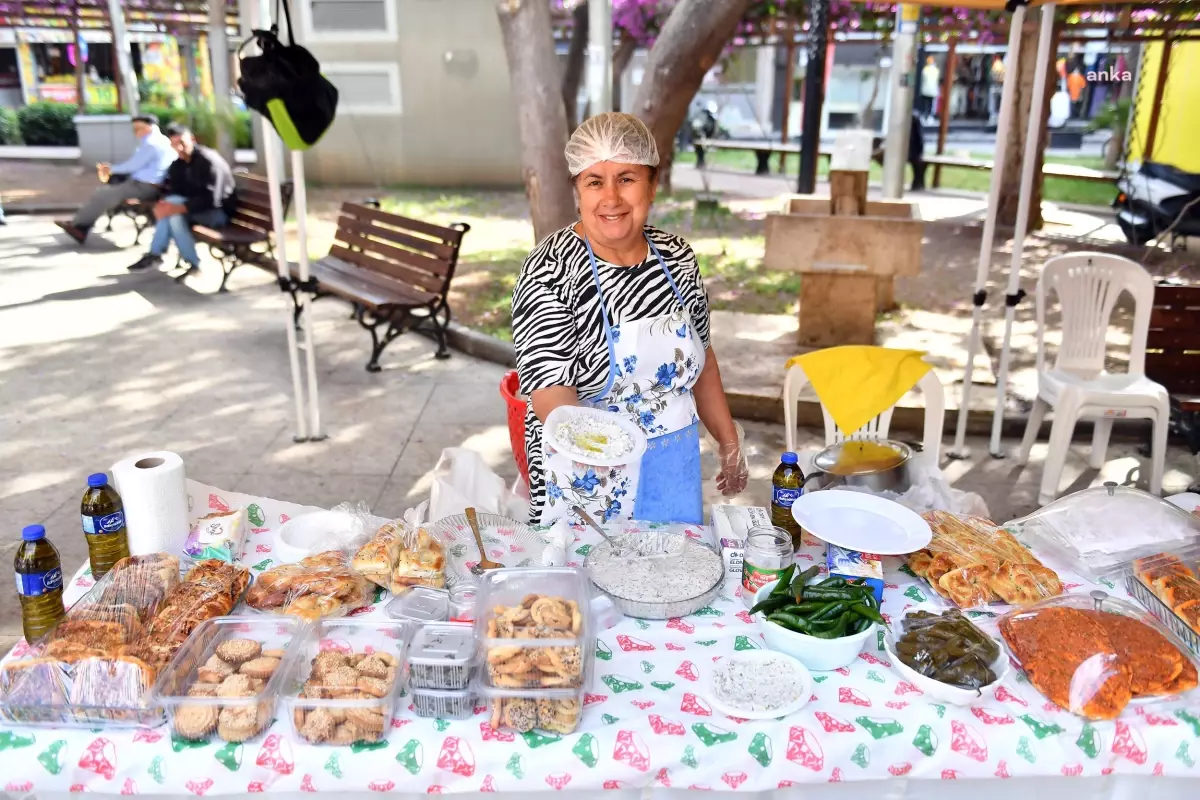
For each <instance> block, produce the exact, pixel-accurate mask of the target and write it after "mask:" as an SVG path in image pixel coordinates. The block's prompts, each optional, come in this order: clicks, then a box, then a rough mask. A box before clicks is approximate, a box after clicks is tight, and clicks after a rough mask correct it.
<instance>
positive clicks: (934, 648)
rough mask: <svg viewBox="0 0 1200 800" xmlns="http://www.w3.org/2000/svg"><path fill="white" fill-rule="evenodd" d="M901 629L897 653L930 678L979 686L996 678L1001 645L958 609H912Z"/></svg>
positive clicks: (975, 687) (970, 687)
mask: <svg viewBox="0 0 1200 800" xmlns="http://www.w3.org/2000/svg"><path fill="white" fill-rule="evenodd" d="M900 633H901V635H900V637H899V638H898V639H897V640H896V643H895V650H896V655H897V656H899V658H900V660H901V661H903V662H904V663H905V664H907V665H908V666H909V667H911V668H912V669H914V670H916V671H917V672H918V673H919V674H921V675H923V676H925V677H926V678H932V679H933V680H935V681H940V682H941V683H946V684H949V685H951V686H957V687H959V688H961V689H975V690H978V689H980V688H981V687H983V686H987V685H988V684H990V683H993V682H994V681H995V680H996V673H995V672H993V671H992V663H993V662H995V660H996V659H997V658H998V657H999V655H1000V647H999V646H998V645H997V644H996V642H995V641H994V640H993V639H991V638H990V637H988V636H987V635H985V634H984V633H983V632H982V631H981V630H979V629H978V628H976V627H975V626H974V625H972V624H971V623H970V622H969V621H968V620H967V618H966V617H964V616H963V615H962V614H961V613H960V612H959V611H958V610H951V611H947V612H946V613H944V614H931V613H929V612H927V611H917V612H914V613H910V614H908V615H907V616H906V617H905V618H904V619H903V620H902V621H901V622H900Z"/></svg>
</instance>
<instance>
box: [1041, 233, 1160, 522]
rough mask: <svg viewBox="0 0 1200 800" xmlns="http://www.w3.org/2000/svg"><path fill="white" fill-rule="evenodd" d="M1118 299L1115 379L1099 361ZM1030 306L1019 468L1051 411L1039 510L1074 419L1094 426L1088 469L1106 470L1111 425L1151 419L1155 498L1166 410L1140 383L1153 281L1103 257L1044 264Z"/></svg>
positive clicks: (1151, 386) (1124, 262)
mask: <svg viewBox="0 0 1200 800" xmlns="http://www.w3.org/2000/svg"><path fill="white" fill-rule="evenodd" d="M1051 291H1053V292H1055V293H1056V294H1057V295H1058V301H1059V305H1060V306H1061V308H1062V346H1061V347H1059V350H1058V356H1057V358H1055V360H1054V365H1053V366H1052V367H1050V368H1047V367H1046V363H1045V360H1046V342H1045V330H1046V295H1047V294H1048V293H1049V292H1051ZM1122 292H1129V294H1130V295H1131V296H1132V297H1133V302H1134V315H1133V342H1132V345H1131V346H1130V351H1129V371H1128V372H1126V373H1116V374H1114V373H1110V372H1108V371H1106V370H1105V369H1104V355H1105V351H1106V345H1107V342H1106V337H1107V335H1108V323H1109V320H1110V318H1111V317H1112V311H1113V306H1114V305H1116V302H1117V298H1118V297H1120V296H1121V293H1122ZM1036 303H1037V339H1038V351H1037V370H1038V394H1037V399H1036V400H1035V401H1034V403H1033V410H1032V411H1030V412H1029V423H1028V425H1027V426H1026V428H1025V438H1024V439H1023V440H1022V442H1021V454H1020V463H1021V464H1025V463H1026V462H1028V461H1029V451H1030V450H1032V449H1033V443H1034V442H1035V441H1036V440H1037V434H1038V429H1039V428H1040V427H1041V425H1042V419H1043V418H1044V417H1045V415H1046V409H1047V408H1053V409H1054V424H1053V425H1052V426H1051V428H1050V452H1049V454H1048V455H1047V456H1046V463H1045V466H1044V467H1043V468H1042V469H1043V472H1042V485H1041V490H1040V492H1039V493H1038V502H1039V503H1041V504H1042V505H1045V504H1046V503H1049V502H1052V501H1053V500H1054V497H1055V495H1057V494H1058V482H1059V478H1060V477H1061V475H1062V470H1063V465H1064V464H1065V463H1066V459H1067V450H1068V448H1069V447H1070V445H1071V436H1072V434H1073V433H1074V431H1075V423H1076V422H1077V421H1078V420H1080V419H1094V420H1096V430H1095V433H1094V434H1093V435H1092V450H1091V454H1090V458H1089V459H1088V465H1089V466H1090V467H1092V468H1093V469H1099V468H1100V467H1102V466H1103V465H1104V456H1105V451H1106V450H1107V449H1108V437H1109V434H1110V433H1111V432H1112V423H1113V420H1114V419H1117V418H1129V419H1149V420H1150V421H1151V422H1152V423H1153V424H1154V441H1153V445H1152V448H1151V456H1150V491H1151V492H1152V493H1154V494H1161V493H1162V478H1163V468H1164V465H1165V462H1166V454H1167V427H1168V421H1169V417H1170V403H1169V400H1168V396H1167V390H1166V389H1164V388H1163V387H1162V386H1160V385H1159V384H1157V383H1155V382H1154V381H1152V380H1150V379H1149V378H1147V377H1146V335H1147V333H1148V332H1149V329H1150V309H1151V307H1152V306H1153V305H1154V279H1153V278H1152V277H1151V276H1150V273H1148V272H1146V270H1144V269H1142V267H1141V266H1140V265H1139V264H1137V263H1136V262H1133V261H1130V260H1129V259H1127V258H1122V257H1120V256H1114V255H1109V254H1107V253H1069V254H1067V255H1062V256H1056V257H1054V258H1052V259H1050V260H1049V261H1047V262H1046V265H1045V266H1044V267H1043V268H1042V274H1041V275H1040V276H1039V277H1038V284H1037V293H1036Z"/></svg>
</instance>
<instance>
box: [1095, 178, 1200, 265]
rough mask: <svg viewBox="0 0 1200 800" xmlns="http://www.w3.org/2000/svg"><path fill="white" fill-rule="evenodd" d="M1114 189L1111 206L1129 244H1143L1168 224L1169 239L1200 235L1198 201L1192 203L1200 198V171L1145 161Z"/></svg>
mask: <svg viewBox="0 0 1200 800" xmlns="http://www.w3.org/2000/svg"><path fill="white" fill-rule="evenodd" d="M1117 189H1119V190H1120V191H1119V193H1118V194H1117V199H1116V200H1114V201H1113V208H1115V209H1117V224H1118V225H1119V226H1120V227H1121V232H1122V233H1124V234H1125V238H1126V239H1127V240H1128V241H1129V243H1130V244H1135V245H1143V244H1146V243H1147V242H1149V241H1150V240H1152V239H1157V238H1159V237H1160V236H1161V235H1162V234H1163V233H1165V232H1166V231H1167V229H1168V228H1170V229H1171V233H1170V237H1171V239H1172V241H1173V240H1174V239H1176V238H1180V237H1184V236H1200V201H1197V202H1195V203H1193V201H1196V200H1197V198H1200V175H1198V174H1196V173H1192V172H1184V171H1182V170H1180V169H1176V168H1175V167H1172V166H1170V165H1169V164H1157V163H1155V162H1153V161H1147V162H1145V163H1143V164H1142V165H1141V167H1140V168H1139V169H1137V171H1136V172H1130V173H1128V174H1127V175H1125V176H1123V177H1122V178H1121V179H1120V180H1118V181H1117ZM1189 203H1191V204H1192V205H1190V206H1189ZM1180 217H1182V219H1180ZM1177 220H1178V221H1177ZM1172 225H1174V227H1172Z"/></svg>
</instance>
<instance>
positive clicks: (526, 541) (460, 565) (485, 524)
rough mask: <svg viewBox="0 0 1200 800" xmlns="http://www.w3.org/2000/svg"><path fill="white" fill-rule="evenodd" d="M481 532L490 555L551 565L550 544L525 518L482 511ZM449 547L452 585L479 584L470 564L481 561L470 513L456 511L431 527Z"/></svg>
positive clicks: (512, 563) (514, 563)
mask: <svg viewBox="0 0 1200 800" xmlns="http://www.w3.org/2000/svg"><path fill="white" fill-rule="evenodd" d="M476 516H477V517H478V519H479V535H480V538H482V539H483V549H484V550H485V551H486V552H487V556H488V558H490V559H491V560H493V561H496V562H498V563H500V564H503V565H504V566H505V567H520V568H524V567H542V566H547V564H548V562H547V557H548V553H547V550H548V549H549V545H547V544H546V540H545V539H543V538H542V537H541V536H540V535H539V534H538V533H537V531H535V530H534V529H533V528H531V527H529V526H528V525H526V524H525V523H523V522H517V521H516V520H512V519H509V518H508V517H503V516H501V515H499V514H489V513H487V512H482V513H479V514H476ZM430 533H431V534H432V535H433V537H434V538H435V539H437V540H438V541H439V542H441V543H442V547H444V548H445V550H446V580H447V584H448V585H449V586H459V585H463V584H469V585H472V586H478V585H479V578H478V577H477V576H475V575H474V574H472V572H471V568H470V566H469V565H471V564H477V563H479V546H478V545H477V544H475V535H474V534H473V533H472V532H471V526H470V525H469V524H468V523H467V515H466V514H455V515H454V516H451V517H444V518H443V519H440V520H438V521H437V523H436V524H435V525H433V526H432V528H431V529H430Z"/></svg>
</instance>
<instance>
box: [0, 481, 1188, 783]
mask: <svg viewBox="0 0 1200 800" xmlns="http://www.w3.org/2000/svg"><path fill="white" fill-rule="evenodd" d="M190 490H191V499H192V514H193V516H194V517H198V516H201V515H202V514H205V513H207V512H208V511H209V510H210V509H214V508H220V507H223V506H235V505H246V506H247V507H249V508H250V516H251V521H252V525H253V531H252V533H251V534H250V537H249V542H248V543H247V546H246V555H245V557H244V561H245V562H246V563H248V564H250V565H252V568H253V569H254V570H256V571H262V570H264V569H267V568H269V567H270V566H271V563H272V562H271V550H270V541H271V531H272V530H273V529H274V528H275V527H277V526H278V525H279V524H281V522H282V521H283V520H285V519H286V518H288V517H289V516H293V515H295V514H297V513H302V512H303V511H305V510H306V509H305V508H304V507H301V506H296V505H292V504H288V503H281V502H276V501H272V500H267V499H264V498H255V497H245V496H241V495H237V494H234V493H227V492H222V491H220V490H217V489H212V488H210V487H206V486H202V485H200V484H196V483H191V485H190ZM670 527H673V528H674V529H676V530H681V531H682V532H684V533H688V534H690V535H705V534H706V533H707V532H706V531H701V530H697V529H691V530H689V529H687V528H682V527H680V526H670ZM576 536H577V540H576V541H575V542H574V543H573V544H572V546H571V548H570V550H569V557H570V558H571V559H572V560H573V561H574V563H581V562H582V561H583V558H584V556H585V555H586V553H587V549H588V547H589V546H590V545H591V544H592V543H593V542H594V541H597V540H598V537H595V535H594V534H592V533H591V532H590V531H584V530H579V531H577V532H576ZM821 552H822V551H821V545H820V544H819V543H818V542H816V541H811V542H807V543H806V544H805V546H804V548H803V550H802V551H801V553H800V555H799V562H800V567H801V568H803V567H805V566H808V565H809V564H811V563H820V561H821V560H822V555H821ZM900 564H901V561H900V560H899V559H885V566H886V568H887V580H888V586H887V591H886V593H885V602H884V605H883V610H884V612H885V614H899V613H901V612H902V611H903V609H905V608H906V607H908V606H911V605H913V604H916V603H920V602H923V601H926V600H929V599H931V598H930V596H929V595H930V592H929V591H928V589H926V588H924V587H923V585H922V584H920V582H919V581H917V580H916V579H914V578H912V577H910V576H909V575H907V574H905V573H904V572H903V571H901V570H900ZM1064 579H1065V582H1066V584H1067V589H1068V590H1069V591H1087V590H1089V589H1091V588H1095V587H1092V586H1091V585H1089V584H1085V583H1084V582H1083V581H1082V580H1080V579H1073V578H1071V577H1070V576H1069V575H1064ZM87 584H89V578H88V577H87V576H86V575H80V576H78V577H77V579H76V581H75V582H74V583H73V584H72V586H71V591H72V592H75V593H79V592H81V591H82V590H83V589H85V588H86V585H87ZM1102 588H1105V589H1106V590H1107V591H1110V592H1113V593H1115V594H1118V595H1123V592H1122V591H1121V589H1120V587H1116V586H1104V587H1102ZM365 613H382V610H381V608H378V607H377V608H374V609H372V610H370V611H368V612H365ZM984 621H986V620H984ZM761 646H762V640H761V637H760V636H759V634H758V630H757V627H756V625H755V624H754V622H753V621H752V620H751V618H750V617H749V615H748V614H747V612H746V610H745V608H744V606H743V605H742V603H741V601H740V600H733V599H721V600H719V601H717V602H714V603H713V604H712V606H710V607H709V608H706V609H703V610H702V611H701V612H699V613H697V614H696V615H693V616H691V617H688V618H686V619H676V620H670V621H666V622H647V621H641V620H633V619H625V620H623V621H622V622H621V623H620V624H619V625H617V626H616V627H614V628H611V629H609V630H606V631H601V632H600V634H599V639H598V642H597V647H596V659H597V660H596V669H595V678H594V681H593V686H592V687H591V690H590V692H589V693H588V695H587V698H586V710H585V714H584V718H583V721H582V724H581V726H580V728H579V730H578V731H577V732H575V733H574V734H572V735H569V736H561V737H560V736H557V735H545V734H541V733H537V732H533V733H529V734H525V735H523V736H522V735H520V734H513V733H510V732H506V731H502V732H495V731H492V730H491V728H490V727H489V726H488V724H487V722H486V719H487V716H486V712H485V708H484V705H483V704H482V703H480V704H479V705H478V706H477V708H476V714H475V716H474V717H472V718H471V719H469V720H465V721H460V722H449V721H443V720H426V719H420V718H418V717H416V716H415V715H414V714H413V713H412V711H411V709H409V708H408V707H407V705H406V703H407V701H406V700H405V699H402V700H401V701H400V702H401V704H402V705H403V706H404V707H403V708H401V709H398V715H397V719H396V720H395V721H394V723H393V729H392V730H391V732H390V737H389V739H388V740H387V741H385V742H383V743H380V744H379V745H378V746H376V747H370V748H353V747H339V748H333V747H318V746H312V745H308V744H307V743H304V742H303V741H301V740H299V739H297V738H295V737H294V736H293V734H292V732H291V729H290V726H289V724H288V722H287V720H284V719H278V720H276V722H275V724H274V725H273V726H272V727H271V728H270V729H269V730H268V731H267V732H266V733H265V734H264V735H262V736H260V737H259V738H258V739H256V740H254V741H251V742H248V743H246V744H241V745H232V744H224V743H220V742H217V743H213V744H204V745H200V746H193V745H191V744H189V743H185V742H182V741H180V740H177V739H174V738H173V737H172V736H171V732H170V730H169V728H168V727H166V726H162V727H159V728H155V729H152V730H90V731H88V730H78V729H70V730H69V729H44V728H16V727H7V728H4V727H0V786H2V787H3V788H4V789H6V790H7V791H8V792H9V793H11V794H13V795H15V796H24V795H28V794H31V793H32V794H36V795H38V796H46V797H49V796H52V795H54V794H56V793H62V792H79V791H88V792H101V793H109V794H118V793H123V794H135V793H136V794H182V795H187V794H191V795H206V796H207V795H218V794H220V795H240V794H245V793H257V792H261V791H271V792H272V793H279V792H284V793H293V792H313V791H320V792H337V793H338V794H339V795H348V794H352V793H356V792H372V791H373V792H381V791H387V792H393V793H405V794H409V793H412V794H436V793H450V792H501V793H507V792H519V793H528V792H530V791H555V790H567V791H572V792H585V793H592V792H595V793H597V794H599V793H602V792H603V793H605V794H606V796H609V797H611V796H612V793H613V792H617V793H622V792H627V793H630V794H631V796H632V794H633V793H635V792H649V791H653V793H655V794H659V793H672V792H673V791H675V790H680V789H692V790H706V791H714V792H731V793H733V792H736V793H737V794H739V795H740V796H743V797H744V796H746V795H747V794H759V793H776V792H778V791H780V790H784V791H785V793H789V794H790V793H792V792H793V791H794V790H795V789H796V788H797V787H803V789H804V793H805V796H810V795H814V794H821V795H825V794H828V795H829V796H831V797H833V796H835V795H838V796H843V797H845V796H847V793H848V792H856V791H862V790H863V789H867V790H869V791H872V792H877V791H881V790H882V791H884V792H886V793H887V794H888V795H889V796H892V795H894V796H897V797H904V796H920V797H936V796H941V795H949V794H952V795H953V797H954V798H956V800H958V799H959V798H961V797H962V796H963V795H964V793H966V792H970V793H972V794H973V795H979V796H980V797H983V796H986V795H989V794H992V795H996V796H1000V795H1001V794H1003V796H1004V797H1005V798H1006V800H1007V799H1008V798H1011V797H1012V796H1013V794H1014V793H1022V794H1024V795H1028V796H1029V797H1040V796H1045V797H1049V796H1050V795H1051V794H1054V795H1061V794H1062V793H1063V792H1067V793H1070V794H1071V795H1078V796H1088V797H1106V796H1111V797H1133V796H1134V795H1135V794H1142V793H1145V792H1146V791H1149V790H1153V791H1154V792H1155V793H1156V796H1157V795H1162V796H1170V795H1172V794H1179V795H1180V796H1181V797H1182V796H1183V794H1184V793H1185V792H1189V791H1190V793H1191V795H1192V796H1193V797H1194V795H1195V786H1196V785H1197V784H1196V781H1195V779H1196V778H1197V777H1200V770H1198V769H1197V768H1196V758H1197V756H1198V754H1200V700H1197V699H1196V698H1194V697H1193V698H1186V699H1184V700H1182V701H1175V702H1168V703H1164V704H1161V705H1156V706H1153V707H1144V706H1143V707H1138V708H1136V709H1135V708H1130V709H1129V710H1128V711H1127V712H1126V714H1125V715H1124V716H1123V717H1122V718H1121V719H1119V720H1117V721H1115V722H1107V723H1094V724H1093V723H1087V722H1085V721H1084V720H1082V719H1080V718H1078V717H1076V716H1074V715H1072V714H1070V713H1068V712H1066V711H1062V710H1061V709H1059V708H1057V707H1056V706H1054V705H1053V704H1051V703H1049V702H1048V701H1046V700H1045V698H1043V697H1042V696H1041V694H1040V693H1039V692H1037V690H1036V689H1034V688H1033V687H1032V686H1031V685H1030V684H1029V683H1028V682H1027V681H1026V680H1025V678H1024V675H1023V674H1021V673H1019V671H1014V672H1013V673H1012V674H1011V675H1010V677H1009V678H1007V679H1006V680H1005V682H1004V683H1003V684H1002V685H1001V686H1000V687H999V688H997V689H996V690H995V691H994V692H992V693H990V694H989V695H988V696H985V697H984V698H983V699H982V701H981V702H980V703H979V704H978V705H977V706H975V707H972V708H956V707H952V706H943V705H938V704H935V703H932V702H930V701H928V700H926V699H925V698H924V697H923V696H922V695H921V693H920V692H919V691H918V690H917V689H916V687H914V686H912V685H911V684H908V683H907V682H905V681H904V680H902V679H901V677H900V676H899V675H898V674H897V673H896V672H894V671H893V670H892V669H891V664H890V662H889V661H888V659H887V657H886V653H885V652H884V651H882V649H880V645H879V644H878V643H876V642H871V643H870V644H869V645H868V647H867V648H866V649H865V650H864V651H863V652H862V653H861V654H860V656H859V658H858V660H856V662H855V663H854V664H853V665H851V667H849V668H848V669H843V670H838V671H836V672H829V673H819V674H817V676H816V679H817V681H818V683H817V684H816V686H815V689H814V695H813V698H812V700H811V701H810V703H809V704H808V705H807V706H806V707H805V708H804V709H803V710H801V711H800V712H797V713H796V714H793V715H791V716H789V717H787V718H786V719H784V720H782V721H767V722H747V721H741V720H735V719H731V718H728V717H724V716H722V715H720V714H719V713H717V712H715V711H713V710H712V709H711V708H710V707H709V705H708V704H707V703H706V702H705V701H704V699H703V697H702V692H701V690H700V688H699V687H700V685H701V680H700V679H701V677H702V675H703V674H704V672H705V670H706V669H708V668H709V667H710V665H711V664H712V663H713V662H714V661H716V660H717V659H719V658H720V657H721V656H722V655H725V654H728V653H730V652H733V651H736V650H744V649H749V648H756V647H761ZM18 652H19V650H18ZM1160 776H1161V777H1160ZM1173 779H1179V780H1173ZM952 780H958V781H970V784H969V787H970V788H968V786H964V785H961V784H951V783H947V782H948V781H952ZM864 781H869V782H870V784H869V787H868V785H866V784H863V783H862V782H864ZM855 783H858V784H860V785H859V786H858V787H851V784H855ZM838 784H841V785H840V786H839V785H838ZM973 800H974V799H973Z"/></svg>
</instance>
